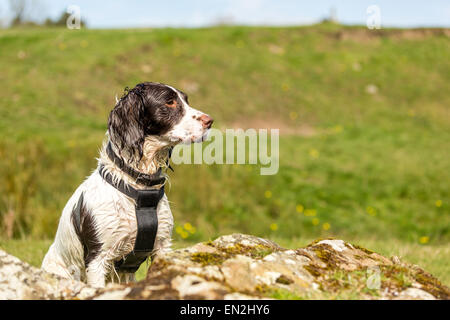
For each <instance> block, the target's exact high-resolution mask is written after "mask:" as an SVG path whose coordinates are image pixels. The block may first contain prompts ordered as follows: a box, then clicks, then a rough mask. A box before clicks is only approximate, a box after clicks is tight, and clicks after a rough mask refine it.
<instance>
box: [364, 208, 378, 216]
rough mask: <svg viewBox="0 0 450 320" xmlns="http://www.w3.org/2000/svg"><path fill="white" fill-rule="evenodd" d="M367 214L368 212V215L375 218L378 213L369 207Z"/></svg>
mask: <svg viewBox="0 0 450 320" xmlns="http://www.w3.org/2000/svg"><path fill="white" fill-rule="evenodd" d="M366 212H367V213H368V214H370V215H371V216H375V215H376V214H377V212H376V211H375V209H374V208H372V207H371V206H368V207H367V208H366Z"/></svg>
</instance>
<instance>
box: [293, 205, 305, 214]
mask: <svg viewBox="0 0 450 320" xmlns="http://www.w3.org/2000/svg"><path fill="white" fill-rule="evenodd" d="M304 209H305V207H303V206H302V205H301V204H298V205H297V206H296V207H295V210H297V212H298V213H302V212H303V210H304Z"/></svg>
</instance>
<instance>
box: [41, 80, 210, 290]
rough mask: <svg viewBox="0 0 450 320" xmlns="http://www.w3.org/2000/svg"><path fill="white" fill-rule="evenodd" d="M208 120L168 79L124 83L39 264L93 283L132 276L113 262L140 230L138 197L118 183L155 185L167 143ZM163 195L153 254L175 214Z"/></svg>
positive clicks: (195, 133) (187, 136)
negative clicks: (93, 162)
mask: <svg viewBox="0 0 450 320" xmlns="http://www.w3.org/2000/svg"><path fill="white" fill-rule="evenodd" d="M212 122H213V120H212V119H211V118H210V117H209V116H208V115H206V114H204V113H202V112H200V111H198V110H195V109H193V108H192V107H190V106H189V104H188V99H187V95H186V94H185V93H183V92H182V91H180V90H177V89H175V88H172V87H170V86H168V85H165V84H161V83H153V82H145V83H141V84H138V85H137V86H136V87H135V88H133V89H131V90H127V91H126V93H125V94H124V96H123V97H122V98H121V99H120V100H119V101H118V102H117V104H116V106H115V107H114V109H113V110H112V111H111V113H110V115H109V120H108V132H107V139H106V141H105V142H104V144H103V147H102V149H101V151H100V157H99V159H98V168H97V169H96V170H95V171H94V172H93V173H92V174H91V175H90V176H89V177H88V178H87V179H86V180H85V181H84V182H83V183H82V184H81V185H80V186H79V187H78V189H77V190H76V191H75V193H74V194H73V195H72V197H71V198H70V200H69V201H68V202H67V204H66V206H65V208H64V210H63V212H62V215H61V218H60V221H59V226H58V230H57V232H56V236H55V240H54V242H53V244H52V245H51V246H50V248H49V251H48V252H47V254H46V256H45V257H44V260H43V262H42V268H43V269H44V270H46V271H49V272H52V273H56V274H58V275H61V276H63V277H66V278H72V279H77V280H82V281H85V282H87V283H88V284H89V285H92V286H96V287H103V286H105V283H106V282H107V281H115V280H116V279H117V280H118V281H124V282H128V281H133V280H134V273H133V272H132V271H131V272H122V271H121V270H119V271H118V272H117V271H116V269H117V268H115V267H114V266H115V263H117V262H118V261H120V260H121V259H122V260H123V258H124V257H125V256H127V255H128V254H130V252H134V245H135V242H136V237H137V233H138V232H137V230H138V223H137V213H136V210H137V209H136V200H135V199H133V198H132V197H130V196H129V195H127V194H125V193H124V192H121V191H120V189H118V187H117V186H118V185H119V184H121V185H122V187H123V186H125V188H129V189H134V190H144V189H160V188H161V187H162V186H163V184H164V182H165V179H164V178H165V171H166V169H167V167H168V158H169V157H170V150H171V148H173V146H174V145H176V144H178V143H192V142H201V141H203V140H204V139H205V137H206V135H207V133H208V130H209V129H210V128H211V125H212ZM108 148H109V150H108ZM111 154H113V155H114V157H115V158H114V159H112V157H111ZM117 159H119V162H122V164H123V166H120V165H118V162H117V161H115V160H117ZM124 168H126V169H127V170H124ZM130 172H131V173H130ZM136 172H137V173H138V175H142V177H144V179H139V178H140V177H137V178H136V175H135V174H132V173H136ZM106 177H110V180H109V181H108V180H107V179H106ZM148 177H150V178H149V179H150V180H152V177H153V180H152V181H153V182H155V181H156V184H155V183H153V185H152V186H151V187H150V188H149V185H148V184H145V183H143V182H141V181H145V178H148ZM158 179H159V180H158ZM161 196H162V197H160V199H158V200H159V202H157V206H155V208H156V216H157V231H155V239H154V245H153V251H152V253H151V254H152V256H155V255H158V254H161V253H164V252H165V251H167V250H170V247H171V236H172V228H173V217H172V213H171V211H170V207H169V202H168V200H167V197H166V195H165V194H164V193H162V194H161Z"/></svg>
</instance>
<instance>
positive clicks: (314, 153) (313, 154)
mask: <svg viewBox="0 0 450 320" xmlns="http://www.w3.org/2000/svg"><path fill="white" fill-rule="evenodd" d="M309 155H310V157H311V158H313V159H317V158H318V157H319V151H318V150H317V149H311V150H309Z"/></svg>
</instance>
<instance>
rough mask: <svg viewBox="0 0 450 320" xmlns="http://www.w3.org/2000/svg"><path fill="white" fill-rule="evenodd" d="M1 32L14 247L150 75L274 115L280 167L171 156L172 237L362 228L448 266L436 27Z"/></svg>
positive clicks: (445, 58) (194, 100)
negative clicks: (271, 169) (265, 172)
mask: <svg viewBox="0 0 450 320" xmlns="http://www.w3.org/2000/svg"><path fill="white" fill-rule="evenodd" d="M0 46H1V48H2V50H1V51H0V70H2V72H1V73H0V85H1V87H2V92H1V93H0V95H1V99H0V136H1V137H2V138H1V140H0V194H1V197H0V230H1V231H2V238H4V240H1V241H2V242H1V243H2V245H6V244H7V243H16V242H15V241H18V242H17V243H20V241H24V242H23V244H24V245H23V255H22V256H24V258H25V260H27V261H34V260H33V259H35V258H33V257H31V256H30V257H29V258H28V257H27V256H26V255H25V254H27V252H29V253H30V254H31V252H32V251H33V250H32V249H31V248H33V246H34V244H36V245H37V244H39V243H41V242H40V241H41V240H39V239H43V240H42V241H43V242H42V243H45V244H46V245H47V244H48V240H46V239H50V238H52V237H53V236H54V233H55V230H56V227H57V223H58V218H59V215H60V212H61V210H62V208H63V207H64V205H65V203H66V202H67V200H68V198H69V197H70V195H71V194H72V192H73V191H74V190H75V188H76V187H77V186H78V185H79V184H80V183H81V182H82V181H83V179H84V178H85V177H86V176H87V175H88V174H89V173H90V172H91V171H92V169H93V168H95V166H96V160H95V157H96V156H97V152H98V148H99V147H100V145H101V141H102V139H103V138H104V133H105V131H106V119H107V115H108V112H109V111H110V109H111V108H112V107H113V106H114V101H115V100H114V99H115V95H119V96H120V95H121V93H122V91H123V88H124V87H125V86H130V87H132V86H134V85H135V84H136V83H138V82H142V81H145V80H149V81H159V82H165V83H170V84H172V85H174V86H175V87H179V88H181V89H183V90H184V91H186V92H187V93H188V94H189V96H190V102H191V104H192V105H193V106H194V107H197V108H199V109H201V110H204V111H206V112H208V113H209V114H211V115H212V116H213V117H214V119H215V126H216V127H217V128H227V127H242V128H250V127H255V128H259V127H262V128H266V127H269V128H280V129H281V137H280V170H279V172H278V174H277V175H274V176H260V175H259V166H258V165H178V166H174V168H175V172H174V173H170V176H171V184H172V186H173V187H172V188H168V190H167V191H168V196H169V199H170V200H171V202H172V211H173V214H174V216H175V221H176V232H175V234H174V236H175V238H176V240H178V241H188V242H195V241H201V240H207V239H209V238H214V237H216V236H218V235H221V234H225V233H230V232H244V233H250V234H254V235H258V236H262V237H271V238H277V239H280V240H281V241H286V242H287V243H288V244H289V243H292V244H293V243H294V242H293V241H295V239H297V238H300V239H314V238H318V237H323V236H335V237H339V238H343V239H355V242H356V243H358V244H361V245H364V241H369V240H365V239H373V240H370V241H372V242H373V244H374V248H373V249H374V250H375V249H378V250H379V251H380V252H381V253H386V254H394V253H393V252H392V253H391V251H389V250H392V251H395V250H396V252H404V254H405V255H406V256H407V257H409V258H410V259H411V260H412V261H411V262H414V261H417V263H419V264H423V267H424V268H425V269H427V267H426V266H427V261H428V260H427V259H430V261H433V262H430V268H435V269H436V272H437V273H438V274H442V276H443V277H445V272H444V271H445V270H444V269H443V268H444V266H445V265H448V264H449V260H448V252H447V254H446V255H445V254H444V255H442V253H443V252H444V253H446V251H445V250H446V249H445V246H446V245H447V244H448V241H449V240H450V230H449V226H450V210H449V199H450V194H449V190H450V186H449V181H450V162H449V161H448V159H449V158H450V157H449V155H450V154H449V151H448V150H450V130H449V129H448V128H449V127H450V117H449V116H448V115H449V109H448V106H449V105H450V95H449V94H448V90H447V88H448V83H449V82H450V59H449V56H450V43H449V41H448V36H446V35H444V34H443V32H442V31H441V30H438V29H435V30H429V32H427V33H425V32H422V31H421V30H417V31H413V30H412V31H411V30H382V31H381V32H380V31H370V30H367V29H365V28H362V27H344V26H338V25H334V24H320V25H315V26H310V27H290V28H286V27H282V28H266V27H260V28H256V27H214V28H204V29H193V30H190V29H189V30H187V29H142V30H78V31H74V30H66V29H58V28H55V29H42V28H41V29H11V30H0ZM186 181H189V187H188V188H187V187H185V186H186ZM205 195H207V196H205ZM11 238H12V239H21V238H22V239H32V240H12V242H10V240H7V239H11ZM293 239H294V240H293ZM27 241H28V242H27ZM370 241H369V242H368V245H369V246H370V245H371V244H372V242H370ZM25 243H31V244H30V245H29V246H27V245H26V244H25ZM392 244H396V245H397V247H396V249H395V250H394V249H392ZM10 245H11V246H13V245H12V244H10ZM16 248H17V249H18V250H17V251H15V252H16V253H17V254H18V255H19V256H21V252H20V250H19V249H20V248H22V246H20V245H18V246H17V247H16ZM12 250H15V249H12ZM383 250H388V251H383ZM427 250H429V251H427ZM39 252H40V251H39ZM36 256H38V254H37V253H36ZM39 256H40V253H39ZM430 257H434V258H430ZM409 258H408V259H409ZM36 259H37V258H36ZM33 263H34V262H33ZM439 265H441V267H438V266H439ZM433 270H434V269H433ZM433 270H431V269H429V271H430V272H433ZM447 273H448V272H447ZM447 279H448V278H447ZM447 282H448V281H447Z"/></svg>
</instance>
